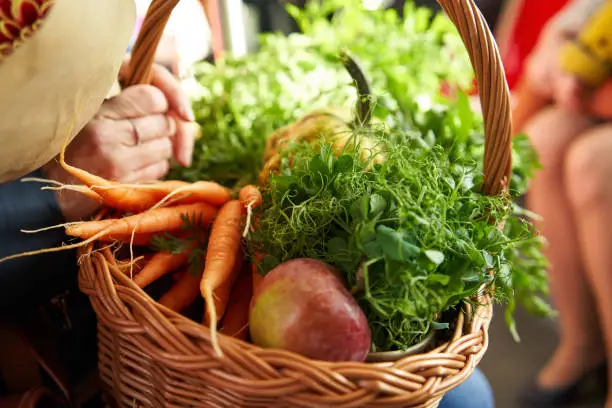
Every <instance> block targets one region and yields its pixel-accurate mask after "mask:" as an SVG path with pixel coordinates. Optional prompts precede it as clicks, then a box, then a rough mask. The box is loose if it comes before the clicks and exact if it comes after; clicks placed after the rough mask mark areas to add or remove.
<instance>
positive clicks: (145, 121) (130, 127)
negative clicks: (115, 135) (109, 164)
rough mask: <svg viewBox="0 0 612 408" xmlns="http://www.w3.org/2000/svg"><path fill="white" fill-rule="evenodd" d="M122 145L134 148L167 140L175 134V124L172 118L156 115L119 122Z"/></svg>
mask: <svg viewBox="0 0 612 408" xmlns="http://www.w3.org/2000/svg"><path fill="white" fill-rule="evenodd" d="M121 127H122V129H123V128H125V131H124V132H122V134H121V135H122V143H123V145H125V146H134V145H136V144H139V143H146V142H148V141H151V140H154V139H159V138H169V137H172V136H173V135H174V134H176V132H177V129H176V123H175V121H174V120H172V118H170V117H168V116H166V115H162V114H157V115H151V116H143V117H140V118H134V119H129V120H123V121H121Z"/></svg>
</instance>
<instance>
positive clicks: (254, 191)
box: [238, 185, 262, 208]
mask: <svg viewBox="0 0 612 408" xmlns="http://www.w3.org/2000/svg"><path fill="white" fill-rule="evenodd" d="M238 198H239V199H240V202H241V203H242V205H244V206H245V207H251V208H257V207H258V206H260V205H261V201H262V197H261V193H260V192H259V189H258V188H257V187H255V186H252V185H248V186H244V187H242V188H241V189H240V192H239V193H238Z"/></svg>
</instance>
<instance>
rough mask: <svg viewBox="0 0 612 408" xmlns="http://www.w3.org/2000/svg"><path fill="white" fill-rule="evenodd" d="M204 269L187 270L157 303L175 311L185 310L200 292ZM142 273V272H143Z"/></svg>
mask: <svg viewBox="0 0 612 408" xmlns="http://www.w3.org/2000/svg"><path fill="white" fill-rule="evenodd" d="M203 273H204V271H203V270H202V271H200V272H197V273H193V271H191V270H187V271H185V273H183V275H182V276H181V278H180V279H179V280H178V281H177V282H176V283H175V284H174V285H172V287H171V288H170V290H169V291H168V292H166V293H165V294H164V295H163V296H162V297H161V298H160V299H159V300H158V302H157V303H159V304H160V305H164V306H166V307H167V308H168V309H170V310H174V311H175V312H181V311H183V310H185V309H186V308H187V307H188V306H189V305H190V304H191V303H193V301H194V300H196V298H197V297H198V294H199V293H200V289H199V283H200V281H201V280H202V274H203ZM141 274H142V272H141Z"/></svg>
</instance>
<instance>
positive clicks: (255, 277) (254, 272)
mask: <svg viewBox="0 0 612 408" xmlns="http://www.w3.org/2000/svg"><path fill="white" fill-rule="evenodd" d="M251 278H252V281H253V293H255V291H257V288H258V287H259V285H261V281H262V280H263V278H264V277H263V275H262V274H260V273H259V272H257V264H254V263H253V264H251Z"/></svg>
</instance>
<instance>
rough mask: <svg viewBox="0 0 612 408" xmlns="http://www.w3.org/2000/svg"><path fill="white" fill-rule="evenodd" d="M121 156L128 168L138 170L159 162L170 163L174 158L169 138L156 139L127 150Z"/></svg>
mask: <svg viewBox="0 0 612 408" xmlns="http://www.w3.org/2000/svg"><path fill="white" fill-rule="evenodd" d="M121 156H122V158H123V160H124V161H125V165H126V167H127V168H129V169H130V170H132V171H133V170H137V169H140V168H143V167H147V166H149V165H151V164H153V163H157V162H159V161H169V160H170V159H171V158H172V142H171V141H170V139H169V138H159V139H154V140H151V141H149V142H146V143H141V144H140V145H138V146H135V147H128V148H126V149H125V150H124V151H123V152H122V153H121Z"/></svg>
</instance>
